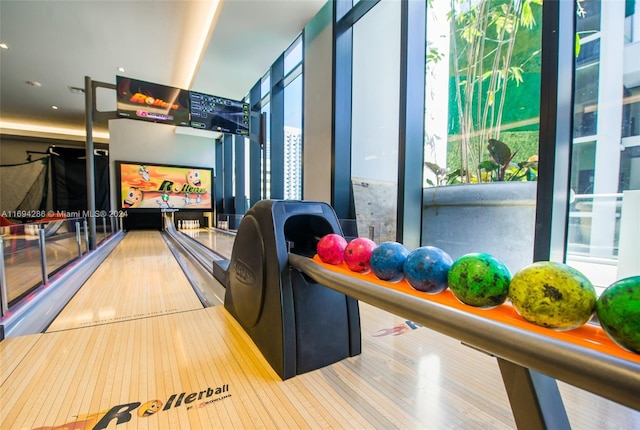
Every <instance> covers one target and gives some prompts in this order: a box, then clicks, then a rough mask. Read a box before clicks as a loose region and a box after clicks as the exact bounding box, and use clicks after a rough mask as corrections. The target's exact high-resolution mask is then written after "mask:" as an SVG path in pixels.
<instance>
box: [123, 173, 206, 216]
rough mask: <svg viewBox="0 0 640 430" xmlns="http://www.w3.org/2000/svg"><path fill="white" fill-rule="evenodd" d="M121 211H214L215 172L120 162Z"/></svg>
mask: <svg viewBox="0 0 640 430" xmlns="http://www.w3.org/2000/svg"><path fill="white" fill-rule="evenodd" d="M115 167H116V169H115V170H116V185H117V188H118V196H117V199H118V209H120V210H122V211H133V212H136V211H139V212H148V211H149V210H154V209H155V210H161V211H162V210H165V211H167V210H179V211H184V210H187V211H189V210H198V211H211V210H213V202H214V195H213V191H214V185H213V169H212V168H209V167H197V166H175V165H169V164H151V163H143V162H136V161H116V162H115Z"/></svg>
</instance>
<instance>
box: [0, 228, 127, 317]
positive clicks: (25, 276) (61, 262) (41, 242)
mask: <svg viewBox="0 0 640 430" xmlns="http://www.w3.org/2000/svg"><path fill="white" fill-rule="evenodd" d="M97 221H98V222H97V223H96V224H97V225H98V229H97V233H96V236H97V237H96V242H98V243H102V242H103V241H104V240H106V239H107V238H109V237H110V236H112V235H113V234H114V233H116V232H118V231H120V230H121V229H122V223H121V222H120V220H119V219H117V218H114V217H100V219H98V220H97ZM0 249H1V250H2V253H1V254H0V316H5V315H7V313H9V312H10V309H11V307H12V306H13V305H14V304H16V303H18V302H19V301H21V300H22V299H24V298H25V297H27V296H28V295H29V294H30V293H31V292H32V291H34V290H35V289H36V288H38V287H39V286H42V285H47V284H48V283H49V278H50V277H51V276H52V275H53V274H55V273H57V272H58V271H60V270H61V269H63V268H64V267H65V266H67V265H68V264H69V263H71V262H73V261H76V260H78V259H80V258H82V257H83V256H84V255H86V254H87V252H88V250H89V229H88V223H87V219H86V218H67V219H60V220H50V221H43V222H30V223H25V224H16V225H11V226H4V227H0Z"/></svg>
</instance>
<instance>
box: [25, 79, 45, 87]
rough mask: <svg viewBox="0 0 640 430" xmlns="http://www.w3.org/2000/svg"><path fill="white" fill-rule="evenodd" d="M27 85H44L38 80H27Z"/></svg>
mask: <svg viewBox="0 0 640 430" xmlns="http://www.w3.org/2000/svg"><path fill="white" fill-rule="evenodd" d="M27 85H31V86H32V87H36V88H39V87H41V86H42V84H41V83H40V82H38V81H27Z"/></svg>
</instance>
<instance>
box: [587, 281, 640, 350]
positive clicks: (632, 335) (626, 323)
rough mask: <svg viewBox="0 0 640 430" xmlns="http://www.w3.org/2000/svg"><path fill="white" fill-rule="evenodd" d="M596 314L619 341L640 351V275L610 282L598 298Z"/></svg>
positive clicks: (609, 332) (612, 336)
mask: <svg viewBox="0 0 640 430" xmlns="http://www.w3.org/2000/svg"><path fill="white" fill-rule="evenodd" d="M596 315H597V316H598V319H599V320H600V325H601V326H602V329H603V330H604V331H605V333H607V335H608V336H609V337H610V338H611V339H612V340H613V341H614V342H615V343H617V344H618V345H620V346H621V347H622V348H624V349H627V350H629V351H632V352H635V353H636V354H640V275H638V276H631V277H629V278H624V279H620V280H619V281H616V282H614V283H613V284H611V285H609V286H608V287H607V289H606V290H604V292H603V293H602V294H601V295H600V297H598V302H597V303H596Z"/></svg>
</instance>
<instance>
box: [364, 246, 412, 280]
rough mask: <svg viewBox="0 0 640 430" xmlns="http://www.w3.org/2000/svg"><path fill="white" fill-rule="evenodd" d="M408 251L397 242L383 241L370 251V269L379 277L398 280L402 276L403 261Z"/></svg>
mask: <svg viewBox="0 0 640 430" xmlns="http://www.w3.org/2000/svg"><path fill="white" fill-rule="evenodd" d="M407 255H409V251H408V250H407V248H405V247H404V245H403V244H401V243H398V242H383V243H381V244H380V245H378V246H377V247H376V249H374V250H373V253H371V260H370V265H371V271H373V273H374V275H376V276H377V277H378V278H379V279H382V280H383V281H389V282H399V281H401V280H402V278H404V272H403V269H404V262H405V260H406V259H407Z"/></svg>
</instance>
